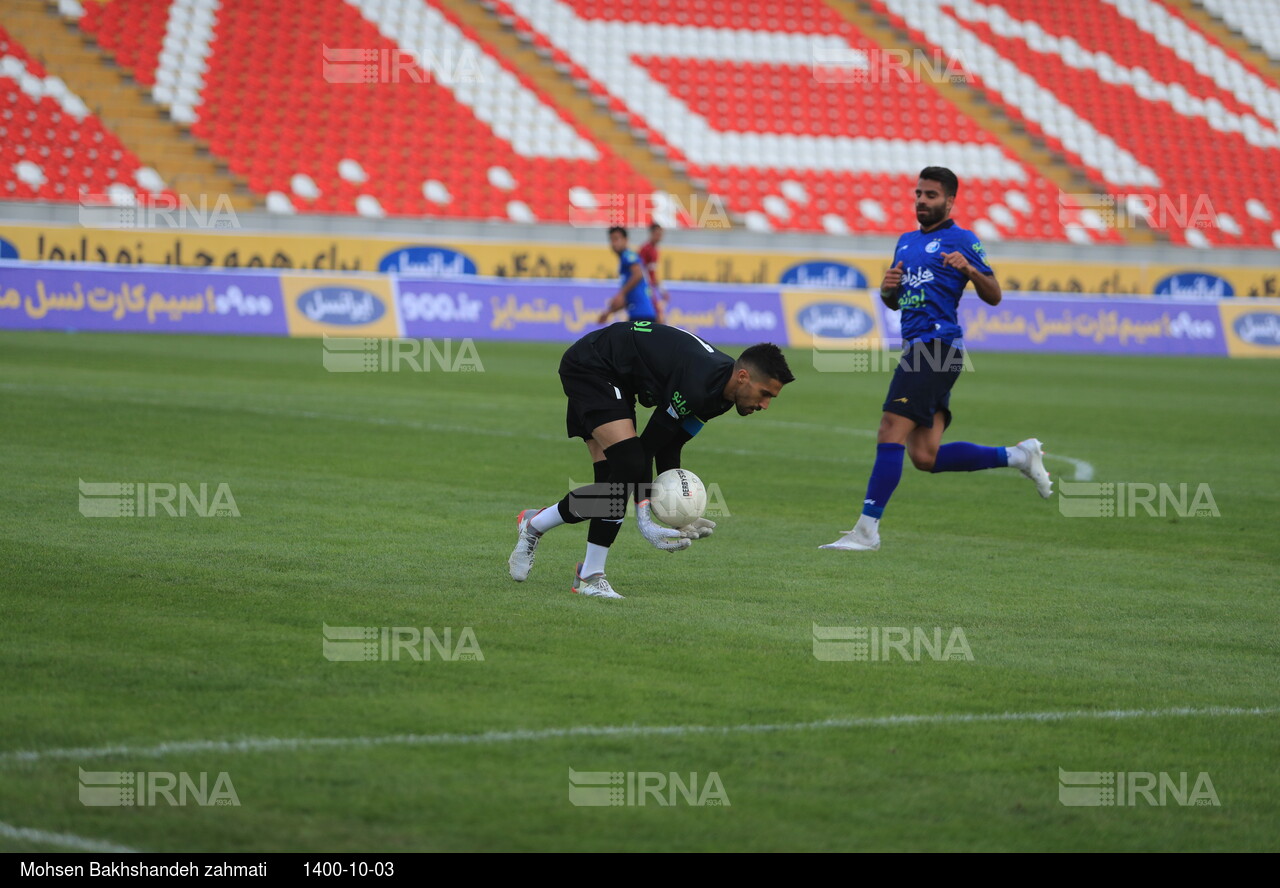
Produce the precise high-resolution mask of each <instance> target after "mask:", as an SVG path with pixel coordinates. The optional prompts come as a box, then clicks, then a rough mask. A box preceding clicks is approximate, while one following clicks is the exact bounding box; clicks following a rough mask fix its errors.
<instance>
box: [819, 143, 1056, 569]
mask: <svg viewBox="0 0 1280 888" xmlns="http://www.w3.org/2000/svg"><path fill="white" fill-rule="evenodd" d="M958 190H959V181H958V180H957V179H956V174H955V173H953V172H951V170H949V169H946V168H945V167H926V168H925V169H923V170H922V171H921V172H920V178H919V181H918V182H917V183H916V193H915V201H916V220H917V221H918V222H919V223H920V228H919V229H918V230H916V231H909V232H907V233H906V234H904V235H902V236H901V237H900V238H898V244H897V247H896V248H895V249H894V252H893V257H894V258H893V260H891V261H892V262H893V267H892V268H890V269H889V272H888V273H887V274H886V275H885V276H884V281H883V283H881V285H880V298H881V299H882V300H883V301H884V304H885V305H886V306H888V307H889V309H890V310H891V311H896V310H898V309H901V310H902V358H901V360H899V362H898V367H897V369H896V370H895V371H894V374H893V382H891V383H890V384H889V394H888V396H887V397H886V398H885V402H884V407H883V408H882V409H883V411H884V413H883V415H882V416H881V418H880V431H879V434H878V435H877V437H876V441H877V444H876V461H875V465H874V466H873V468H872V469H871V480H870V481H868V482H867V495H866V498H865V499H864V500H863V504H862V515H861V517H859V518H858V523H857V524H856V525H855V526H854V528H853V530H851V531H848V532H847V533H845V535H844V536H842V537H841V538H840V539H838V540H836V541H835V542H834V543H828V544H827V545H825V546H822V547H821V548H823V549H846V550H853V551H863V552H866V551H873V550H875V549H879V548H880V518H881V516H882V515H883V514H884V508H885V505H886V504H887V503H888V502H889V497H890V496H891V495H892V494H893V491H894V488H896V487H897V486H898V481H899V480H900V479H901V478H902V458H903V455H904V453H905V454H906V455H909V456H910V457H911V463H912V465H914V466H915V467H916V468H917V469H920V470H921V471H923V472H975V471H977V470H979V469H995V468H1000V467H1002V466H1012V467H1013V468H1016V469H1019V470H1020V471H1021V472H1022V474H1023V475H1025V476H1026V477H1027V478H1029V479H1031V480H1032V481H1033V482H1034V483H1035V485H1036V490H1037V492H1038V493H1039V494H1040V495H1041V496H1042V497H1044V498H1046V499H1048V498H1049V496H1051V495H1052V493H1053V485H1052V482H1050V480H1049V473H1048V472H1046V471H1045V468H1044V451H1043V449H1042V445H1041V443H1040V442H1039V441H1038V440H1037V439H1035V438H1028V439H1027V440H1025V441H1022V442H1021V443H1019V444H1015V445H1013V446H1012V447H984V446H981V445H978V444H970V443H968V442H965V441H957V442H954V443H951V444H943V443H942V434H943V432H944V431H945V430H946V428H947V426H948V425H950V424H951V418H952V417H951V387H952V386H953V385H955V382H956V380H957V379H958V378H959V376H960V372H961V369H962V367H963V366H964V341H963V339H962V335H963V334H962V331H961V329H960V323H959V320H958V316H957V310H958V308H959V304H960V297H961V295H962V294H963V293H964V290H965V287H967V286H968V285H969V284H970V283H972V284H973V288H974V290H975V291H976V292H977V294H978V298H979V299H981V300H982V301H983V302H985V303H987V304H988V305H999V304H1000V297H1001V292H1000V283H999V282H998V281H997V280H996V276H995V272H993V271H992V270H991V267H990V266H989V265H987V257H986V254H985V253H984V252H983V250H982V244H981V243H980V242H979V241H978V238H977V236H976V235H974V233H973V232H971V231H968V230H966V229H964V228H961V227H960V226H958V225H956V223H955V222H954V221H953V220H952V219H951V218H950V216H951V209H952V207H953V206H954V204H955V200H956V192H957V191H958ZM939 420H940V421H939Z"/></svg>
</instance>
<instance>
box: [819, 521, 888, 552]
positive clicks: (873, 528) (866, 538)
mask: <svg viewBox="0 0 1280 888" xmlns="http://www.w3.org/2000/svg"><path fill="white" fill-rule="evenodd" d="M818 548H819V549H843V550H845V551H847V552H874V551H875V550H876V549H879V548H880V522H879V521H876V520H874V519H871V518H866V517H865V516H863V517H860V518H859V519H858V523H857V524H855V525H854V526H853V530H849V531H845V535H844V536H842V537H840V539H838V540H836V541H835V542H834V543H827V544H826V545H825V546H819V547H818Z"/></svg>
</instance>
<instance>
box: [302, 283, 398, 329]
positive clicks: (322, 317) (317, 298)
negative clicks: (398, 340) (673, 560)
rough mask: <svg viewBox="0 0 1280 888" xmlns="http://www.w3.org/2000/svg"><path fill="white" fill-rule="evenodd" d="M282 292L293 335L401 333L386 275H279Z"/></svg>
mask: <svg viewBox="0 0 1280 888" xmlns="http://www.w3.org/2000/svg"><path fill="white" fill-rule="evenodd" d="M280 293H281V295H282V296H283V298H284V310H285V318H286V319H287V321H288V324H289V335H290V336H340V337H350V338H363V337H392V336H399V335H400V324H399V320H398V318H397V315H396V303H395V299H394V298H393V296H392V292H391V279H390V278H388V277H387V276H385V275H378V276H373V275H368V276H364V275H362V276H359V277H354V276H348V277H336V276H335V277H331V278H326V277H323V276H320V275H315V276H312V275H291V274H285V275H281V276H280Z"/></svg>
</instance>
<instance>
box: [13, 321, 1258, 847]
mask: <svg viewBox="0 0 1280 888" xmlns="http://www.w3.org/2000/svg"><path fill="white" fill-rule="evenodd" d="M562 350H563V346H557V345H549V344H545V345H544V344H538V345H529V344H513V343H488V342H481V343H478V344H477V352H478V355H479V357H480V359H481V361H482V363H483V368H484V370H483V372H469V373H443V372H440V370H439V368H438V366H437V367H436V368H435V369H433V370H432V371H431V372H429V373H414V372H403V373H399V374H391V373H348V374H336V373H328V372H325V370H324V369H323V367H322V364H321V344H320V343H319V342H318V341H305V340H278V339H248V338H214V337H208V338H205V337H167V336H125V335H88V334H79V335H75V334H72V335H67V334H31V333H4V334H0V465H3V473H2V474H0V479H2V480H0V522H2V525H0V531H2V532H0V565H2V567H0V592H2V593H3V595H2V599H0V601H2V603H3V613H4V618H3V625H4V631H3V633H2V636H0V693H2V697H3V701H4V705H3V707H2V708H0V737H2V738H3V742H2V743H0V822H3V823H4V824H7V825H8V826H9V830H8V831H7V832H5V833H3V834H0V849H4V850H33V849H34V850H40V849H53V846H48V845H45V844H43V843H42V841H41V840H40V839H38V838H32V837H31V836H32V835H36V834H27V833H20V832H17V830H23V829H28V830H40V831H43V832H45V833H57V834H64V835H72V836H79V837H81V838H83V839H85V840H92V841H98V842H110V843H114V844H119V845H123V846H127V847H131V848H139V849H145V850H158V851H180V850H220V851H233V850H243V851H259V850H307V851H335V852H336V851H364V850H375V851H376V850H463V849H524V850H551V849H571V850H606V849H634V850H782V849H802V850H821V849H833V850H898V851H906V850H949V849H951V850H1137V849H1151V850H1195V849H1204V850H1272V851H1274V850H1278V849H1280V840H1278V839H1277V836H1280V828H1278V827H1280V801H1278V799H1280V767H1277V765H1280V751H1278V750H1280V714H1276V708H1277V707H1280V693H1278V689H1280V667H1278V665H1277V664H1280V643H1278V642H1277V628H1278V627H1280V616H1278V610H1277V607H1276V590H1277V585H1278V584H1277V561H1278V559H1277V554H1278V553H1280V543H1277V538H1276V515H1277V507H1278V506H1280V460H1278V459H1277V457H1276V453H1277V450H1276V441H1277V440H1278V439H1280V415H1278V414H1277V411H1276V405H1277V404H1280V362H1273V363H1267V362H1260V361H1245V360H1238V361H1229V360H1204V359H1187V360H1178V359H1156V358H1138V357H1105V358H1104V357H1093V356H1062V355H1050V354H1043V355H1042V354H1024V355H991V354H984V353H980V352H979V353H977V354H976V355H975V357H974V365H975V367H974V372H973V373H972V374H971V375H968V376H967V377H966V378H964V379H962V380H961V382H960V383H959V385H958V386H957V389H956V391H955V395H954V403H955V409H956V422H955V424H954V425H953V427H952V429H951V431H950V432H949V434H948V438H947V440H968V441H975V442H979V443H986V444H1011V443H1014V442H1016V441H1018V440H1020V439H1021V438H1024V437H1028V436H1031V435H1035V436H1038V437H1040V438H1041V439H1043V440H1044V441H1045V442H1046V446H1047V448H1048V450H1049V451H1050V457H1051V459H1050V460H1049V463H1048V465H1049V468H1050V469H1051V471H1052V472H1053V473H1054V475H1055V478H1059V477H1062V476H1063V475H1065V476H1066V477H1067V478H1070V477H1072V476H1073V474H1074V472H1075V471H1076V466H1077V465H1078V464H1073V463H1069V462H1067V461H1065V460H1063V459H1061V458H1058V457H1057V455H1061V456H1063V457H1072V458H1074V459H1076V460H1081V461H1085V462H1087V463H1089V464H1091V465H1092V467H1093V469H1094V471H1095V478H1096V480H1099V481H1113V482H1128V483H1132V482H1149V483H1156V484H1158V483H1162V482H1163V483H1168V484H1171V485H1173V486H1174V488H1176V487H1177V485H1179V484H1181V483H1187V484H1189V485H1190V486H1191V488H1192V489H1194V488H1195V486H1196V485H1198V484H1199V483H1202V482H1203V483H1207V484H1209V485H1210V489H1211V491H1212V496H1213V498H1214V501H1215V503H1216V506H1217V508H1218V509H1219V510H1220V513H1221V515H1220V517H1178V516H1176V515H1173V514H1166V515H1165V516H1164V517H1149V516H1146V515H1145V513H1142V514H1139V515H1137V516H1135V517H1125V518H1097V519H1082V518H1075V519H1073V518H1066V517H1063V516H1062V515H1061V514H1060V513H1059V509H1058V502H1057V499H1056V497H1055V498H1054V499H1052V500H1048V501H1045V500H1041V499H1039V498H1038V497H1037V496H1036V495H1035V493H1034V491H1033V489H1032V486H1031V485H1030V484H1029V483H1028V482H1027V481H1025V480H1023V479H1021V478H1020V477H1019V476H1018V475H1017V474H1016V473H1015V472H1013V471H1012V470H1000V471H994V472H979V473H972V474H948V475H942V476H933V475H926V474H923V473H920V472H917V471H915V470H913V469H911V468H910V466H909V465H908V467H907V469H906V473H905V474H904V477H903V482H902V484H901V485H900V487H899V488H898V491H897V493H896V495H895V497H894V499H893V502H892V503H891V504H890V506H889V509H888V511H887V513H886V517H885V521H884V524H883V526H882V534H883V541H884V545H883V548H882V549H881V550H880V551H879V552H877V553H872V554H855V553H841V552H830V551H819V550H818V549H817V546H818V545H819V544H821V543H826V542H829V541H831V540H833V539H835V538H836V537H837V536H838V535H839V533H840V532H841V531H843V530H847V529H848V528H849V527H851V526H852V521H853V520H854V518H855V516H856V514H857V512H858V511H859V508H860V506H859V504H860V502H861V499H862V493H863V487H864V484H865V481H866V476H867V473H868V471H869V468H870V465H871V461H872V458H873V456H874V429H875V426H876V424H877V422H878V417H879V405H880V403H881V399H882V398H883V393H884V390H885V386H886V385H887V383H888V374H887V373H860V374H836V373H818V372H815V370H814V369H813V366H812V361H811V360H810V356H809V354H808V353H807V352H802V351H791V352H789V358H790V360H791V362H792V366H793V369H794V370H795V372H796V374H797V376H798V377H799V378H798V381H797V382H796V383H795V384H794V385H792V386H789V387H788V388H787V389H786V390H784V392H783V394H782V396H781V397H780V398H778V399H777V400H776V402H775V403H774V404H773V406H772V407H771V408H770V409H769V410H768V411H767V412H766V413H763V414H758V415H755V416H752V417H749V418H740V417H737V416H736V415H730V416H725V417H722V418H720V419H717V420H715V421H714V422H711V423H710V424H708V426H707V427H706V429H705V430H704V431H703V433H702V434H701V435H700V436H699V437H698V438H697V439H696V440H695V441H693V442H692V443H690V444H689V445H688V446H687V447H686V448H685V460H684V462H685V466H686V468H689V469H691V470H693V471H694V472H697V473H698V474H699V475H700V476H701V477H702V478H703V479H704V481H706V482H707V483H708V484H711V483H715V484H718V485H719V486H720V490H721V491H722V493H723V498H724V503H725V505H726V506H727V508H728V510H729V512H730V515H729V516H728V517H724V518H722V519H720V527H719V529H718V530H717V531H716V533H715V535H714V536H713V537H711V538H710V539H708V540H703V541H699V542H697V543H695V544H694V546H693V547H692V549H691V550H690V551H687V552H682V553H676V554H667V553H661V552H658V551H655V550H653V549H652V548H650V547H649V546H648V545H647V544H645V543H644V541H643V540H642V539H641V538H640V536H639V534H638V533H636V531H635V528H634V525H633V523H632V522H631V521H628V523H627V525H626V526H624V528H623V530H622V534H621V536H620V537H619V541H618V543H617V545H616V546H615V548H614V550H613V553H612V555H611V558H610V561H609V575H610V579H611V580H612V581H613V582H614V585H615V586H616V587H617V588H618V590H619V591H621V592H622V593H623V594H624V595H626V596H627V599H626V600H625V601H620V602H608V601H599V600H590V599H581V598H579V597H577V596H574V595H571V594H570V593H569V584H570V581H571V578H572V576H571V573H572V570H573V566H574V564H575V562H576V561H577V560H579V559H580V558H581V555H582V550H583V546H584V544H585V529H584V528H583V527H574V528H561V529H558V530H556V531H554V532H552V533H550V534H549V535H548V536H547V537H546V538H545V539H544V541H543V543H542V545H541V547H540V549H539V552H538V558H537V564H536V566H535V568H534V572H533V575H532V576H531V577H530V579H529V581H528V582H526V583H524V584H516V583H514V582H512V581H511V580H510V579H509V577H508V576H507V569H506V559H507V555H508V553H509V552H510V549H511V546H512V544H513V542H514V531H515V524H514V520H513V519H514V516H515V514H516V512H517V511H518V510H519V509H521V508H524V507H528V506H543V505H547V504H549V503H552V502H554V501H555V500H556V499H558V498H559V497H560V496H561V495H562V494H563V492H564V490H565V489H566V487H567V485H568V483H569V482H570V480H571V479H572V480H573V481H576V482H579V483H581V482H584V481H585V480H589V473H590V467H589V465H588V462H587V457H586V450H585V448H584V447H583V446H582V444H581V443H580V442H570V441H568V440H567V439H564V437H563V434H564V399H563V395H562V393H561V392H560V388H559V381H558V378H557V376H556V364H557V360H558V356H559V354H560V352H561V351H562ZM80 479H83V480H84V481H89V482H111V481H133V482H148V483H157V482H162V483H171V484H175V485H177V484H180V483H186V484H190V485H195V486H197V487H198V485H199V484H200V483H201V482H205V483H208V484H209V485H211V487H210V490H211V492H212V488H213V486H216V485H217V484H219V483H225V484H227V485H228V487H229V489H230V491H231V493H232V494H233V496H234V500H235V505H236V507H237V509H238V510H239V512H240V517H229V518H199V517H186V518H170V517H163V516H159V517H154V518H134V519H115V520H104V519H92V518H86V517H83V516H82V515H81V514H80V511H79V509H78V505H77V503H78V499H77V496H78V481H79V480H80ZM326 623H327V624H329V625H330V626H373V627H418V628H421V627H432V629H433V630H435V631H436V632H437V633H443V630H444V629H445V627H449V628H450V629H451V630H452V632H453V633H454V634H455V636H456V635H457V634H459V633H460V632H461V630H462V629H463V628H465V627H470V628H471V629H472V631H473V632H474V633H475V640H476V643H477V644H478V646H479V648H480V650H481V651H482V652H483V660H471V661H450V660H445V659H442V658H441V657H440V656H439V650H438V649H432V650H431V653H432V655H433V656H432V658H431V659H430V660H424V661H417V660H413V659H410V658H408V657H407V656H402V657H401V659H399V660H392V661H387V662H382V661H376V662H331V661H329V660H327V659H325V657H324V656H323V655H322V625H323V624H326ZM814 624H818V625H820V626H863V627H923V628H926V629H927V630H928V631H929V632H930V633H931V632H932V630H933V627H944V633H950V632H951V630H952V628H954V627H960V628H962V629H963V632H964V637H965V639H966V641H967V644H968V646H969V648H970V650H971V652H972V655H973V659H972V660H934V659H932V658H931V657H929V656H928V655H927V653H926V654H925V655H924V656H923V658H922V659H921V660H919V661H910V662H909V661H906V660H904V659H902V658H901V657H900V656H897V655H892V654H891V658H890V659H889V660H881V661H877V662H826V661H820V660H819V659H817V658H815V656H814V652H813V638H812V626H813V625H814ZM402 653H403V652H402ZM1178 708H1186V709H1189V710H1194V712H1192V713H1190V714H1182V715H1176V714H1169V713H1167V712H1166V713H1165V714H1154V715H1147V716H1142V717H1132V718H1084V717H1068V718H1063V719H1059V720H1034V719H1031V720H1020V719H1013V720H995V721H983V720H975V721H964V720H961V719H959V718H958V717H959V716H962V715H965V714H974V715H986V714H1003V713H1010V714H1014V715H1021V714H1031V713H1079V712H1089V713H1102V712H1110V711H1131V710H1148V711H1164V710H1170V709H1178ZM1254 708H1257V709H1261V710H1263V712H1262V713H1261V714H1255V713H1248V714H1239V713H1231V712H1225V711H1223V710H1224V709H1254ZM898 716H927V717H930V718H928V719H925V720H919V721H909V720H908V721H903V720H898V721H894V720H893V719H892V717H898ZM935 717H936V718H935ZM876 719H880V721H876ZM827 720H834V721H833V723H831V724H827V725H822V724H814V723H821V722H824V721H827ZM763 725H772V726H777V729H776V730H767V731H765V730H750V726H763ZM805 725H808V727H804V726H805ZM606 726H613V727H619V728H635V727H637V726H639V727H646V726H647V727H661V726H666V727H670V728H672V730H670V731H667V732H644V731H639V730H623V731H619V732H615V733H612V734H609V733H601V732H596V733H592V732H589V731H583V730H576V731H575V730H572V729H581V728H589V727H606ZM699 726H701V727H703V728H709V729H719V728H729V729H730V730H692V728H695V727H699ZM504 732H505V733H504ZM512 732H516V733H512ZM408 735H413V737H412V738H408ZM445 735H447V736H445ZM246 738H249V739H252V740H254V741H255V743H254V744H250V745H248V746H246V747H243V748H237V747H234V746H229V747H218V746H216V745H215V744H213V743H212V742H205V741H236V740H241V739H246ZM272 738H276V739H278V740H280V741H290V740H302V739H305V738H336V739H338V740H340V741H344V742H336V743H334V744H331V745H320V744H305V743H304V744H302V745H297V744H290V743H287V742H281V743H279V744H276V745H272V744H271V743H270V742H269V741H270V740H271V739H272ZM352 738H368V742H354V741H353V742H345V741H348V740H352ZM256 741H263V742H256ZM183 743H194V744H195V745H193V746H187V747H184V746H181V745H178V746H174V747H172V748H169V749H157V748H156V747H157V746H159V745H161V744H183ZM111 747H115V748H116V751H115V752H111V751H110V750H109V749H108V748H111ZM18 752H29V753H32V754H31V755H29V756H19V755H15V753H18ZM81 768H83V769H85V770H98V771H113V770H120V771H134V772H136V771H146V772H171V773H179V772H185V773H188V774H192V775H198V774H199V773H201V772H205V773H207V774H209V775H210V778H209V779H210V780H212V779H213V777H214V775H217V774H219V773H221V772H226V773H227V774H228V776H229V778H230V779H231V781H232V782H233V784H234V789H235V792H236V796H237V798H238V801H239V802H240V804H239V805H238V806H201V805H199V804H195V803H189V804H187V805H185V806H170V805H169V804H168V803H167V802H166V801H165V800H164V799H163V798H159V799H157V801H158V804H156V805H155V806H141V807H139V806H132V807H97V806H94V807H87V806H84V805H82V804H81V803H80V800H79V798H78V787H79V780H78V769H81ZM1060 768H1061V769H1065V770H1067V771H1098V772H1120V771H1123V772H1126V773H1134V772H1147V773H1154V774H1158V773H1160V772H1167V773H1169V774H1171V775H1173V776H1174V777H1175V778H1176V776H1177V775H1178V774H1180V773H1182V772H1187V773H1188V774H1189V775H1190V779H1192V780H1194V779H1195V778H1196V777H1197V775H1199V774H1200V773H1201V772H1204V773H1207V774H1208V775H1209V778H1210V779H1211V781H1212V785H1213V788H1214V790H1215V791H1216V794H1217V797H1218V799H1219V801H1220V804H1219V805H1216V806H1215V805H1207V806H1194V805H1186V806H1184V805H1180V804H1178V803H1177V801H1176V798H1173V797H1166V801H1167V804H1165V805H1163V806H1161V805H1151V804H1148V803H1147V801H1146V800H1145V799H1143V800H1139V801H1138V802H1137V803H1136V804H1134V805H1124V806H1117V805H1110V806H1092V807H1091V806H1085V807H1075V806H1073V807H1067V806H1064V805H1063V804H1061V803H1060V800H1059V786H1060V785H1059V769H1060ZM570 769H572V770H574V771H589V772H602V771H607V772H624V773H626V772H631V773H633V774H637V775H640V776H641V777H644V776H645V774H648V775H653V774H657V775H660V776H665V775H669V774H670V773H671V772H678V773H680V774H682V775H689V774H691V773H692V774H697V775H699V777H698V779H699V780H702V781H707V780H708V779H709V775H711V774H712V773H713V772H714V774H715V775H716V776H717V777H718V780H719V781H720V783H721V785H722V786H723V790H724V793H725V795H726V796H727V799H728V801H729V804H728V805H720V806H697V805H691V804H688V803H687V801H686V800H685V799H684V798H683V797H680V796H677V798H676V801H677V802H678V804H675V805H670V806H668V805H659V804H657V803H656V801H655V799H654V798H653V796H648V797H645V801H646V804H644V805H638V804H632V805H621V806H606V807H598V806H588V807H583V806H575V805H574V804H571V802H570V797H569V792H568V788H569V781H568V777H569V771H570ZM664 798H665V794H664Z"/></svg>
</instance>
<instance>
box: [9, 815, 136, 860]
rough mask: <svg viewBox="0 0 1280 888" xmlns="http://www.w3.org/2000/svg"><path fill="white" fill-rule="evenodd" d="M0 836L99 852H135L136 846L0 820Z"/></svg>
mask: <svg viewBox="0 0 1280 888" xmlns="http://www.w3.org/2000/svg"><path fill="white" fill-rule="evenodd" d="M0 836H3V837H4V838H6V839H17V840H18V841H20V842H39V843H40V844H42V845H57V846H58V847H59V848H74V849H75V850H76V851H96V852H98V853H100V854H102V853H106V854H137V853H138V849H137V848H130V847H128V846H126V845H117V844H115V843H114V842H99V841H97V840H96V839H85V838H81V837H80V836H73V835H71V834H70V833H51V832H45V831H44V830H42V829H28V828H27V827H25V826H12V825H10V824H8V823H5V822H3V821H0Z"/></svg>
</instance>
